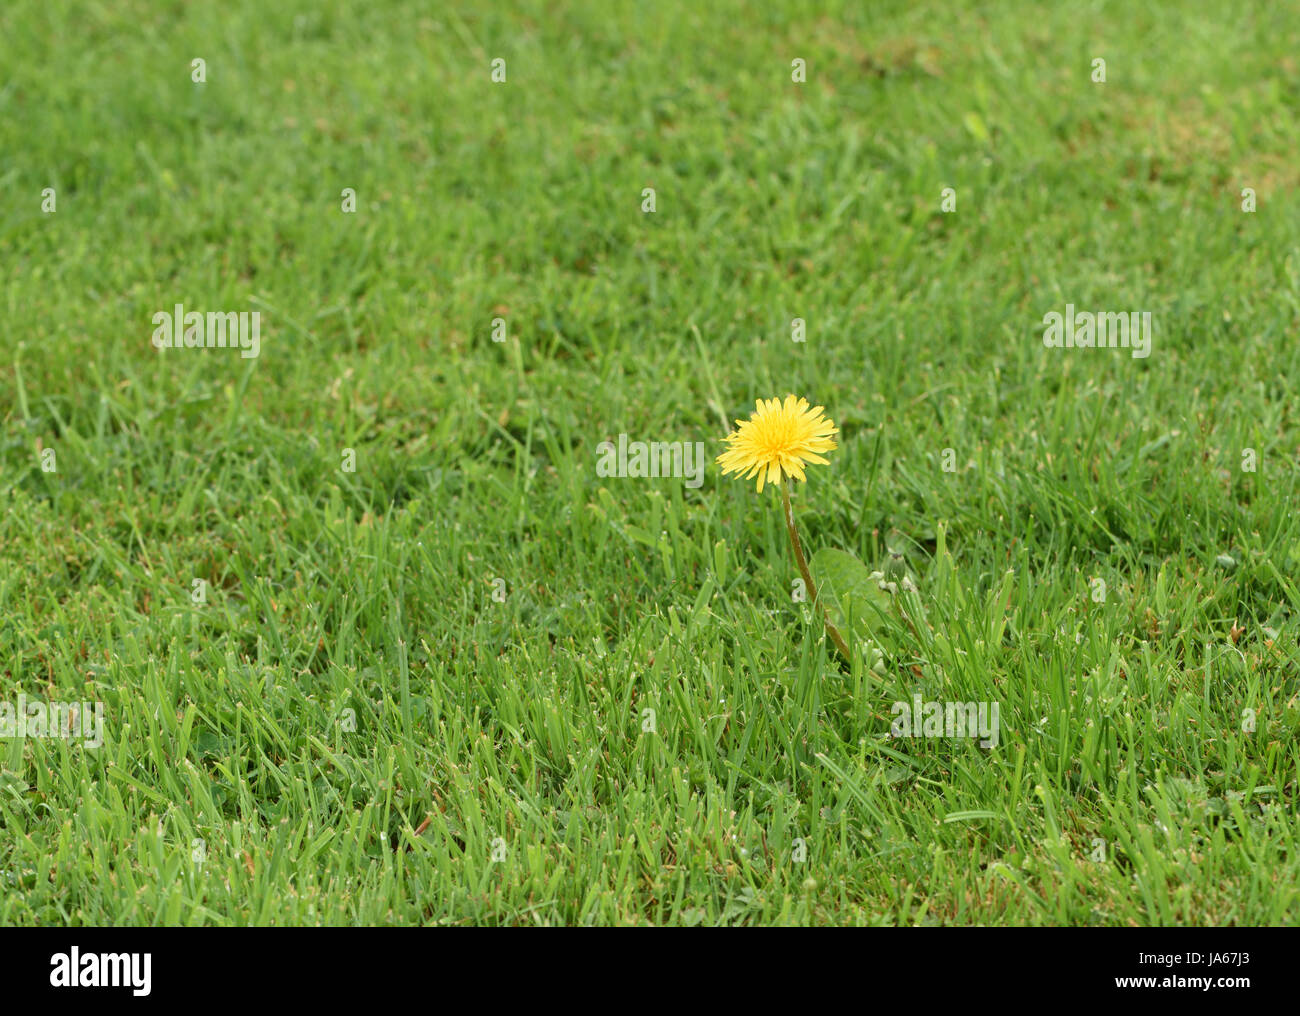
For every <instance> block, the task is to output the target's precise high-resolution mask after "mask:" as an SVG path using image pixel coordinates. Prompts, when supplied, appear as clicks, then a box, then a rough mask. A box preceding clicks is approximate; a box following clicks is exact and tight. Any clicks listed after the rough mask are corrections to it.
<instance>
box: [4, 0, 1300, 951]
mask: <svg viewBox="0 0 1300 1016" xmlns="http://www.w3.org/2000/svg"><path fill="white" fill-rule="evenodd" d="M321 6H322V5H319V4H316V3H308V2H305V0H285V2H282V3H276V4H271V5H267V4H262V3H254V2H251V0H232V2H230V3H224V4H220V5H208V4H198V3H193V4H191V3H184V2H180V0H173V2H170V3H161V4H160V3H152V2H144V0H118V2H114V3H103V4H92V5H85V4H74V3H72V2H70V0H39V2H37V0H17V2H14V3H9V4H6V5H4V8H3V10H0V35H2V36H3V37H4V38H5V39H6V41H7V42H8V43H9V44H8V45H6V46H5V47H4V48H3V49H2V50H0V191H2V192H3V195H4V200H3V203H0V263H2V264H3V265H4V272H3V277H2V279H0V306H2V307H3V314H4V319H5V322H6V327H5V329H4V333H5V334H4V338H3V340H0V341H2V345H0V363H2V364H3V366H2V367H0V407H2V410H0V412H2V413H3V416H2V417H0V420H2V423H0V492H2V493H3V497H4V502H5V511H4V515H3V521H0V546H2V547H3V551H2V553H3V558H2V560H0V656H2V659H3V663H2V664H0V688H2V690H3V692H4V696H3V698H4V700H7V701H10V702H14V701H16V698H17V696H18V694H19V693H23V694H25V695H26V696H27V697H28V698H29V699H31V700H41V701H51V702H53V701H76V700H87V701H98V702H101V703H103V706H104V712H105V743H104V745H103V747H102V748H100V749H99V750H97V751H92V750H89V749H87V748H86V747H85V746H83V745H80V744H78V743H76V742H68V741H64V740H59V739H49V738H45V739H41V738H34V737H29V738H27V739H25V740H24V739H18V738H14V739H10V740H5V741H0V881H3V882H4V884H6V887H7V891H6V892H5V893H4V894H3V896H0V922H2V923H4V924H7V925H14V924H18V925H37V924H44V925H64V924H73V925H81V924H122V925H137V924H141V925H152V924H234V925H243V924H253V923H256V924H316V923H320V924H353V923H363V924H424V923H451V924H526V925H531V924H645V923H653V924H677V925H680V924H730V925H735V924H777V923H780V924H904V925H915V924H932V923H938V924H1017V925H1019V924H1035V925H1055V924H1094V925H1174V924H1178V925H1203V926H1215V925H1225V924H1240V925H1256V924H1282V923H1290V924H1293V923H1296V921H1297V917H1298V914H1300V890H1298V889H1297V885H1300V832H1298V828H1300V827H1298V826H1297V823H1296V810H1297V800H1298V796H1300V785H1298V780H1300V773H1298V771H1297V765H1298V763H1300V747H1298V745H1300V740H1298V739H1297V727H1298V726H1300V647H1298V641H1300V615H1298V613H1297V611H1300V578H1298V577H1297V576H1300V516H1298V515H1297V514H1296V511H1295V495H1296V488H1297V484H1296V461H1297V452H1298V450H1300V449H1298V448H1297V438H1296V431H1295V420H1294V418H1293V416H1292V413H1293V409H1292V407H1293V406H1294V405H1295V403H1296V394H1297V392H1296V386H1297V379H1300V344H1298V343H1297V341H1296V337H1297V318H1298V313H1300V249H1298V248H1297V245H1296V240H1295V237H1296V226H1297V222H1298V221H1300V220H1298V218H1297V208H1298V206H1297V198H1296V191H1297V187H1296V185H1297V175H1296V166H1295V159H1294V138H1295V137H1296V134H1297V128H1298V127H1300V124H1298V123H1297V120H1298V117H1297V113H1298V111H1300V71H1298V69H1297V63H1296V57H1295V53H1296V52H1297V43H1298V42H1300V19H1297V18H1296V17H1295V16H1294V14H1292V13H1290V12H1289V11H1288V10H1287V9H1286V7H1285V5H1276V4H1270V3H1266V2H1249V3H1245V4H1244V5H1238V6H1237V7H1234V8H1233V9H1231V10H1228V9H1226V8H1225V9H1224V10H1223V11H1221V12H1219V13H1217V14H1214V13H1211V12H1210V11H1208V10H1207V8H1206V7H1205V5H1202V4H1200V3H1197V2H1195V0H1185V2H1179V3H1168V4H1135V3H1132V2H1090V3H1086V4H1083V5H1082V6H1081V5H1080V4H1078V3H1075V2H1068V3H1067V2H1064V0H1059V2H1058V0H1052V2H1048V3H1044V4H1042V5H1038V6H1037V8H1036V11H1035V13H1034V15H1033V16H1032V17H1026V15H1025V12H1024V9H1023V6H1022V5H1020V4H1013V3H994V4H985V5H979V6H978V9H977V8H976V6H975V5H969V6H967V7H964V8H963V9H959V10H954V9H953V5H950V4H938V3H915V2H912V0H899V2H879V3H874V4H871V5H859V4H850V3H841V2H835V0H832V2H831V3H828V4H821V5H812V4H803V3H798V2H793V3H782V4H766V5H758V9H754V6H753V5H748V4H741V3H739V2H737V0H723V2H721V3H717V4H707V5H699V4H693V3H686V2H683V0H659V2H656V3H652V4H648V5H642V4H619V5H613V6H611V5H609V4H603V3H590V2H580V3H566V4H555V3H539V2H518V3H498V4H491V5H483V4H471V3H460V2H458V3H452V4H449V5H434V6H426V5H423V4H416V3H407V2H396V0H392V2H379V0H367V2H364V3H362V2H359V0H356V2H354V0H339V2H337V3H332V4H329V5H325V6H326V7H327V8H328V9H325V10H322V9H320V8H321ZM196 57H200V58H203V59H204V60H205V61H206V81H205V82H204V83H202V84H196V83H194V82H192V81H191V60H192V59H194V58H196ZM497 57H500V58H503V59H505V60H506V67H507V78H506V81H505V82H504V83H494V82H493V81H492V79H491V67H490V64H491V61H492V60H493V59H494V58H497ZM1097 57H1101V58H1104V59H1105V60H1106V71H1107V80H1106V81H1105V83H1094V82H1093V81H1092V80H1091V67H1092V61H1093V60H1094V59H1095V58H1097ZM795 58H799V59H803V60H805V61H806V62H807V81H806V82H805V83H795V82H793V81H792V80H791V61H792V60H793V59H795ZM47 187H53V188H54V189H55V192H56V200H57V209H56V211H55V212H54V213H53V214H44V213H42V211H41V192H42V190H43V189H44V188H47ZM945 187H951V188H953V189H954V190H955V192H956V199H957V208H956V211H955V212H953V213H951V214H944V213H943V212H941V211H940V199H941V192H942V190H943V188H945ZM344 188H353V189H355V192H356V195H357V210H356V212H355V214H345V213H344V212H342V211H341V200H342V199H341V192H342V190H343V189H344ZM645 188H653V189H654V191H655V202H656V208H655V211H654V212H653V213H646V212H643V211H642V202H643V190H644V189H645ZM1243 188H1252V189H1253V190H1254V191H1255V193H1256V196H1257V202H1258V209H1257V211H1256V212H1254V213H1253V214H1251V213H1247V212H1243V210H1242V200H1243V199H1242V190H1243ZM176 303H183V304H185V306H186V308H187V309H192V310H247V311H254V310H256V311H259V312H260V313H261V315H262V336H261V338H262V349H261V355H260V356H259V357H258V358H256V359H244V358H241V357H240V356H239V355H238V354H237V353H235V352H233V351H228V350H219V349H217V350H195V351H192V350H163V351H158V350H156V349H154V348H153V347H152V346H151V344H150V341H149V339H150V334H151V332H152V330H153V325H152V323H151V316H152V315H153V314H154V313H155V312H157V311H159V310H160V309H170V308H171V307H172V306H173V305H174V304H176ZM1067 303H1072V304H1074V305H1075V306H1076V307H1077V308H1079V309H1089V310H1113V311H1127V310H1146V311H1150V312H1151V313H1152V316H1153V319H1154V321H1155V338H1154V346H1153V350H1152V353H1151V355H1150V357H1148V358H1146V359H1137V358H1133V357H1131V356H1130V355H1129V353H1128V352H1126V351H1124V350H1054V349H1047V348H1044V346H1043V343H1042V330H1043V325H1042V321H1043V315H1044V314H1046V313H1048V312H1049V311H1058V312H1060V311H1063V310H1064V307H1065V304H1067ZM494 318H502V319H504V321H505V322H506V328H507V337H506V340H505V341H504V342H494V341H493V340H492V321H493V319H494ZM794 318H803V319H805V321H806V323H807V336H806V341H804V342H794V341H792V339H791V325H790V322H791V320H792V319H794ZM786 392H796V393H799V394H802V395H806V396H808V397H809V398H810V399H811V400H813V402H814V403H815V404H822V405H825V406H826V407H827V411H828V415H830V416H831V418H832V419H834V421H835V422H836V424H837V425H838V426H839V427H840V429H841V434H840V443H841V447H840V448H839V449H838V450H837V451H836V452H834V453H832V455H831V456H830V458H831V464H830V465H829V466H822V467H814V468H813V469H812V470H811V471H810V475H809V482H808V483H807V484H806V485H801V486H800V487H799V490H798V491H797V496H796V502H795V510H796V513H797V514H798V517H799V524H800V527H801V532H802V536H803V539H804V541H805V543H806V544H807V546H808V547H809V550H810V552H812V551H816V550H818V549H821V548H824V547H834V548H840V549H844V550H848V551H851V552H853V553H855V554H857V555H858V556H860V557H861V558H862V559H863V560H864V561H865V562H867V564H868V565H869V566H870V567H872V568H882V569H883V568H892V569H893V570H894V571H895V572H897V571H899V570H903V571H905V572H906V573H907V574H908V575H909V576H910V577H911V578H912V579H913V580H914V582H915V584H916V586H917V590H918V591H917V592H916V593H915V594H914V595H913V596H912V598H909V595H904V594H900V595H899V596H897V597H891V599H890V605H889V608H888V609H887V610H886V611H885V612H884V613H883V614H882V615H881V616H879V617H876V618H874V619H873V626H874V632H875V636H874V637H875V638H876V639H877V641H878V642H879V643H880V645H881V646H882V647H883V648H884V649H885V651H886V665H885V666H884V667H883V668H881V669H882V671H883V673H877V674H873V673H872V672H871V671H870V670H868V669H866V668H864V666H863V664H862V661H861V660H857V661H855V662H854V664H853V665H852V666H846V665H842V664H841V663H840V662H839V660H838V659H837V658H836V656H835V654H834V651H833V648H832V647H831V646H830V644H829V642H828V641H827V640H826V638H825V637H824V634H823V632H822V631H821V630H820V629H819V627H818V624H817V623H816V620H815V617H814V615H813V614H812V612H811V610H810V609H809V606H808V605H807V604H800V603H797V602H792V600H791V589H792V581H793V579H794V578H795V577H796V575H797V573H796V571H795V569H794V565H793V563H792V561H791V558H790V554H789V549H788V547H787V546H786V545H785V533H784V531H783V526H782V522H781V518H780V512H779V510H778V508H777V505H778V495H777V493H776V492H775V491H773V490H772V489H770V488H768V489H766V490H765V491H764V492H763V494H762V495H761V496H759V495H756V494H755V492H754V490H753V487H752V485H751V484H746V483H744V482H739V481H736V480H733V479H731V478H722V477H720V476H719V475H718V472H717V469H716V467H714V466H712V465H710V467H709V470H708V473H707V476H706V479H705V482H704V484H703V486H702V487H701V488H699V489H692V488H689V487H686V486H685V484H684V483H683V482H682V480H681V479H634V478H615V477H601V476H598V475H597V471H596V461H597V452H596V448H597V445H599V443H600V442H602V441H606V440H614V441H616V440H617V438H618V435H619V434H620V433H626V434H628V435H629V436H630V437H631V438H632V439H633V440H637V439H640V440H647V441H690V442H695V441H702V442H705V447H706V449H707V450H708V453H709V456H710V458H712V456H713V455H716V454H717V453H718V452H719V451H720V450H721V447H722V446H721V439H722V437H723V435H724V434H725V433H726V432H727V429H728V427H729V426H730V425H731V421H732V420H733V419H734V418H736V417H740V416H744V415H745V414H746V413H747V412H748V411H749V409H750V408H752V406H753V400H754V399H755V398H756V397H768V396H774V395H784V394H785V393H786ZM348 449H350V450H352V451H353V452H354V453H355V471H353V472H345V471H343V470H342V469H341V466H342V464H343V462H344V457H345V455H346V450H348ZM948 449H951V454H946V450H948ZM1246 449H1252V450H1253V452H1254V454H1255V456H1256V458H1257V469H1256V471H1254V472H1250V471H1247V470H1244V469H1243V468H1242V464H1243V454H1244V452H1245V450H1246ZM49 450H53V451H54V453H55V468H56V471H52V472H51V471H45V469H44V468H43V460H42V454H43V453H44V452H46V451H49ZM945 464H947V465H950V466H951V465H954V464H955V468H953V469H952V470H951V471H948V470H946V469H945V468H944V466H945ZM941 539H942V541H943V542H944V544H946V552H944V551H942V550H941V548H940V541H941ZM1008 571H1009V572H1011V573H1012V578H1011V579H1010V580H1009V584H1008V585H1007V586H1005V587H1004V586H1003V581H1004V576H1005V574H1006V573H1007V572H1008ZM196 579H198V580H202V582H203V583H205V584H206V586H205V587H197V588H200V589H206V596H205V597H204V602H201V603H196V602H194V596H195V595H197V594H196V593H195V590H196V586H195V585H194V583H195V580H196ZM1098 579H1100V580H1102V581H1103V582H1104V583H1105V596H1104V600H1100V601H1099V600H1098V598H1097V594H1098V592H1099V591H1100V590H1101V586H1099V585H1098V584H1097V582H1096V581H1095V580H1098ZM497 580H504V585H502V584H501V583H500V582H498V581H497ZM502 592H503V594H504V598H503V599H501V598H498V594H501V593H502ZM918 693H919V694H921V695H923V697H924V698H925V699H927V700H939V701H975V702H996V703H999V705H1000V717H1001V720H1000V723H1001V730H1000V738H999V743H998V745H997V746H996V747H993V748H989V749H984V748H981V747H979V746H978V745H977V744H975V743H973V742H972V741H970V740H967V739H947V738H918V739H909V740H902V739H893V738H891V737H890V736H889V732H890V724H891V722H892V714H891V706H892V704H893V703H894V702H897V701H911V700H912V697H913V695H914V694H918ZM647 710H653V714H651V713H648V712H647ZM1248 710H1249V711H1252V712H1250V713H1247V711H1248ZM1251 716H1253V717H1254V722H1253V724H1252V723H1251V722H1250V717H1251ZM652 720H653V722H651V721H652ZM651 726H652V727H653V728H654V729H653V731H650V730H647V729H643V728H646V727H651ZM1252 726H1253V729H1248V728H1250V727H1252ZM805 852H806V854H805ZM494 855H495V856H496V858H497V859H496V860H494V859H493V858H494ZM502 858H504V859H502ZM799 858H802V860H800V859H799Z"/></svg>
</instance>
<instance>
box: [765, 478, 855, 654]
mask: <svg viewBox="0 0 1300 1016" xmlns="http://www.w3.org/2000/svg"><path fill="white" fill-rule="evenodd" d="M792 486H794V481H793V480H790V479H787V480H786V481H785V482H784V483H783V484H781V504H782V506H783V507H784V508H785V531H786V532H787V533H789V534H790V549H791V550H793V551H794V561H795V564H797V565H798V566H799V574H800V575H802V576H803V583H804V585H805V586H807V587H808V596H809V597H810V598H811V599H812V602H813V603H814V604H816V603H817V583H816V582H814V581H813V577H812V572H810V571H809V570H808V562H807V561H806V560H805V559H804V556H803V544H801V543H800V542H799V533H798V531H797V530H796V529H795V528H794V509H793V508H791V507H790V488H791V487H792ZM821 608H822V620H823V621H825V622H826V634H827V635H829V636H830V637H831V641H832V642H834V643H835V648H836V649H838V650H839V651H840V655H841V656H843V657H844V659H845V660H846V661H848V662H849V663H852V659H851V657H850V654H849V647H848V646H847V645H846V644H845V642H844V636H843V635H841V634H840V633H839V631H838V630H837V629H836V627H835V625H833V624H831V615H830V611H828V610H827V609H826V605H825V604H822V605H821Z"/></svg>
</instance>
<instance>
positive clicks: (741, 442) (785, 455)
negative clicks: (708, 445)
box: [717, 395, 838, 492]
mask: <svg viewBox="0 0 1300 1016" xmlns="http://www.w3.org/2000/svg"><path fill="white" fill-rule="evenodd" d="M754 405H755V406H756V407H757V411H756V412H755V413H754V415H753V416H751V417H750V418H749V419H748V420H745V421H743V422H742V421H741V420H737V421H736V425H737V428H738V429H736V430H733V431H732V432H731V433H730V434H728V435H727V445H728V447H727V450H726V451H725V452H723V453H722V454H721V455H719V456H718V459H717V462H718V465H720V466H722V473H723V475H724V476H725V475H726V474H727V473H744V474H745V479H747V480H748V479H752V478H753V477H754V476H757V477H758V490H759V491H760V492H762V490H763V484H764V483H780V482H781V480H782V477H783V475H784V476H790V477H794V478H795V479H797V480H801V481H802V480H803V479H804V478H805V477H804V471H803V470H804V465H805V464H806V463H809V462H816V463H818V464H819V465H823V466H824V465H826V464H827V463H826V459H824V458H822V456H821V455H820V454H819V453H820V452H829V451H834V450H835V448H836V444H835V442H834V441H832V440H831V435H832V434H835V433H838V432H837V431H836V429H835V424H833V423H832V422H831V421H830V420H828V419H827V418H826V417H825V416H823V415H822V414H823V412H824V410H823V409H822V407H821V406H817V407H815V408H813V409H809V408H808V400H807V399H796V398H795V397H794V396H793V395H787V396H786V397H785V402H784V403H782V402H781V400H780V399H768V400H767V401H766V402H764V401H763V400H762V399H758V400H756V401H755V403H754Z"/></svg>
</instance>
